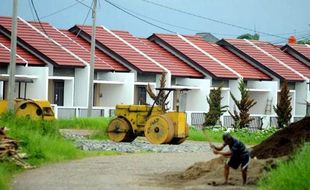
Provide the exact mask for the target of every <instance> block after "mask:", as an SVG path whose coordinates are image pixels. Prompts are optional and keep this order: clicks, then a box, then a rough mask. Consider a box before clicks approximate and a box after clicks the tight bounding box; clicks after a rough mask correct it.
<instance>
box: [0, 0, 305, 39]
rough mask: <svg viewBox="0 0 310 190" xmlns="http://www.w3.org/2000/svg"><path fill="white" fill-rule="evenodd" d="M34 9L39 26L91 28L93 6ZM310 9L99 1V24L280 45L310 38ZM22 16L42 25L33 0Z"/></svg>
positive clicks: (284, 4)
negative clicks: (248, 37) (244, 37)
mask: <svg viewBox="0 0 310 190" xmlns="http://www.w3.org/2000/svg"><path fill="white" fill-rule="evenodd" d="M79 1H80V2H79ZM107 1H110V2H111V3H113V4H114V5H115V6H116V7H118V8H116V7H115V6H112V5H111V4H109V3H108V2H107ZM12 2H13V1H12V0H0V15H1V16H11V15H12V4H13V3H12ZM33 3H34V5H35V7H36V10H37V14H38V16H39V18H40V20H41V21H42V22H49V23H50V24H51V25H53V26H55V27H57V28H64V29H69V28H70V27H72V26H74V25H75V24H85V25H91V24H92V20H91V14H88V12H89V10H90V8H89V7H90V6H91V4H92V0H50V1H47V0H33ZM67 7H70V8H67ZM309 7H310V0H98V7H97V19H96V23H97V25H104V26H106V27H107V28H109V29H114V30H125V31H129V32H130V33H131V34H133V35H135V36H139V37H148V36H150V35H152V34H153V33H179V34H195V33H197V32H210V33H212V34H213V35H215V36H216V37H218V38H219V39H221V38H236V37H237V36H239V35H241V34H245V33H251V34H254V33H255V31H256V32H257V33H258V34H260V38H261V40H266V41H269V42H272V43H275V44H281V43H285V42H286V41H287V40H286V39H287V38H288V36H290V35H295V36H296V38H297V39H303V38H310V13H309ZM120 9H123V10H125V11H127V12H128V13H130V14H134V15H135V16H136V17H138V18H139V19H138V18H136V17H133V16H131V15H130V14H128V13H125V12H124V11H122V10H120ZM184 12H186V14H185V13H184ZM18 15H19V16H20V17H22V18H23V19H25V20H30V21H31V20H37V19H36V16H35V14H34V11H33V9H32V8H31V0H18ZM141 19H142V20H144V21H146V22H148V23H146V22H144V21H142V20H141ZM154 25H156V26H157V27H156V26H154Z"/></svg>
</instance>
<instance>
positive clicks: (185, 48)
mask: <svg viewBox="0 0 310 190" xmlns="http://www.w3.org/2000/svg"><path fill="white" fill-rule="evenodd" d="M154 37H155V38H159V39H161V40H163V41H164V42H165V43H167V44H169V45H170V46H172V47H173V48H175V49H176V50H177V51H179V52H180V53H182V55H184V56H185V57H187V58H188V59H190V60H192V61H193V62H194V63H195V64H197V65H198V66H200V67H202V68H203V69H204V70H205V71H206V72H208V73H209V74H211V75H213V76H215V77H217V78H237V75H235V74H234V73H233V72H231V71H230V70H228V69H227V68H225V67H223V66H222V65H220V64H219V63H217V62H216V61H214V60H212V59H211V58H209V57H208V56H206V55H205V54H204V53H202V52H200V51H198V50H197V49H196V48H195V47H193V46H191V45H190V44H188V43H187V42H185V41H184V40H183V39H181V38H180V37H179V36H177V35H174V34H154V35H153V36H152V39H153V38H154ZM184 37H188V36H184Z"/></svg>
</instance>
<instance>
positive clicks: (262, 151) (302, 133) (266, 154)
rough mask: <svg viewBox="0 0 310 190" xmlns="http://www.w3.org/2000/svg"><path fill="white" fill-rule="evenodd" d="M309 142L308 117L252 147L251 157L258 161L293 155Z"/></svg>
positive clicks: (309, 120)
mask: <svg viewBox="0 0 310 190" xmlns="http://www.w3.org/2000/svg"><path fill="white" fill-rule="evenodd" d="M309 141H310V117H305V118H304V119H302V120H300V121H298V122H296V123H292V124H291V125H290V126H288V127H286V128H283V129H281V130H279V131H277V132H276V133H274V134H273V135H271V136H270V137H269V138H267V139H266V140H265V141H263V142H262V143H260V144H259V145H256V146H255V147H253V150H252V151H251V156H252V157H257V158H258V159H266V158H278V157H282V156H286V155H290V154H292V153H294V151H295V150H296V149H297V148H298V147H299V146H300V145H301V144H302V143H304V142H309Z"/></svg>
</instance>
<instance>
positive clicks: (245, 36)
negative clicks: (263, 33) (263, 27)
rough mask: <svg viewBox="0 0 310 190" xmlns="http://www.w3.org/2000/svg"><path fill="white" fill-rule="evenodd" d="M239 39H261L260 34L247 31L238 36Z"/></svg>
mask: <svg viewBox="0 0 310 190" xmlns="http://www.w3.org/2000/svg"><path fill="white" fill-rule="evenodd" d="M237 39H247V40H259V34H256V33H255V34H250V33H246V34H242V35H240V36H238V37H237Z"/></svg>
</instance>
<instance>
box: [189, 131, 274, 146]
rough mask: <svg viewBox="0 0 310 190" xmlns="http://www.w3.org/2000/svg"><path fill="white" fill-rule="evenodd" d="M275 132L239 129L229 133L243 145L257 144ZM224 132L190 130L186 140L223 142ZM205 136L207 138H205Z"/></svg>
mask: <svg viewBox="0 0 310 190" xmlns="http://www.w3.org/2000/svg"><path fill="white" fill-rule="evenodd" d="M275 131H276V129H274V128H270V129H264V130H260V131H250V130H248V129H239V130H234V131H231V132H230V134H231V135H232V136H233V137H235V138H237V139H239V140H240V141H242V142H243V143H245V144H259V143H261V142H262V141H263V140H265V139H266V138H267V137H269V136H270V135H271V134H273V133H274V132H275ZM225 132H226V131H225V130H223V129H220V128H219V129H204V131H202V130H199V129H195V128H192V127H191V128H190V130H189V137H188V140H193V141H207V138H209V139H210V141H212V142H223V140H222V136H223V134H224V133H225ZM206 135H207V136H208V137H206Z"/></svg>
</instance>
